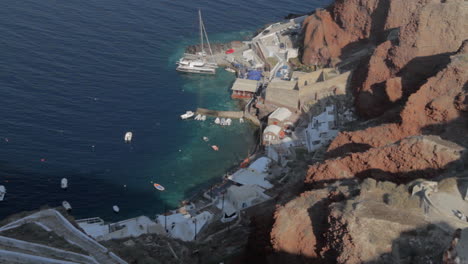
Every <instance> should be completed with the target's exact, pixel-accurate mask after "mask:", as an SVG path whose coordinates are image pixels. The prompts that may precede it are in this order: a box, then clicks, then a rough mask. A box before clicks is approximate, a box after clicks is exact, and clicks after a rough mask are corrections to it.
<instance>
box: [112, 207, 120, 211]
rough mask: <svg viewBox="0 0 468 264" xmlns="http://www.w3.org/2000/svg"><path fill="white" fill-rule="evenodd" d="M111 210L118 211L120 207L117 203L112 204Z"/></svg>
mask: <svg viewBox="0 0 468 264" xmlns="http://www.w3.org/2000/svg"><path fill="white" fill-rule="evenodd" d="M112 210H114V212H116V213H118V212H120V208H119V207H118V206H117V205H114V206H112Z"/></svg>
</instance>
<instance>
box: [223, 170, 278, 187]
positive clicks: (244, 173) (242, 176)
mask: <svg viewBox="0 0 468 264" xmlns="http://www.w3.org/2000/svg"><path fill="white" fill-rule="evenodd" d="M266 176H268V174H267V173H258V172H256V171H254V170H252V169H250V168H247V169H240V170H238V171H236V172H235V173H234V174H233V175H231V176H229V177H228V178H229V179H230V180H231V181H233V182H237V183H240V184H243V185H258V186H260V187H262V188H265V189H270V188H272V187H273V185H272V184H271V183H270V182H269V181H267V180H265V178H266Z"/></svg>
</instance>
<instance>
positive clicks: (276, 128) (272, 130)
mask: <svg viewBox="0 0 468 264" xmlns="http://www.w3.org/2000/svg"><path fill="white" fill-rule="evenodd" d="M280 132H281V127H279V126H277V125H269V126H267V127H266V128H265V130H264V131H263V133H264V134H265V133H273V134H275V135H279V133H280Z"/></svg>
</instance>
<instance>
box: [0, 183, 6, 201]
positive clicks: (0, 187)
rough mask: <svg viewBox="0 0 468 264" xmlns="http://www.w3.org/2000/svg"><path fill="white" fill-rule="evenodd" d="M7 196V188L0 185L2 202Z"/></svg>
mask: <svg viewBox="0 0 468 264" xmlns="http://www.w3.org/2000/svg"><path fill="white" fill-rule="evenodd" d="M5 194H6V188H5V186H3V185H0V201H3V199H4V198H5Z"/></svg>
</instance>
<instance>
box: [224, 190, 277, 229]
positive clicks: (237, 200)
mask: <svg viewBox="0 0 468 264" xmlns="http://www.w3.org/2000/svg"><path fill="white" fill-rule="evenodd" d="M264 191H265V190H264V189H262V188H261V187H259V186H257V185H242V186H236V185H233V186H231V187H229V188H228V189H227V192H226V194H225V198H224V199H221V200H219V201H218V204H217V207H218V208H219V209H221V210H222V212H223V217H222V218H221V221H222V222H230V221H232V220H234V219H235V218H237V217H238V214H239V212H240V211H241V210H243V209H246V208H249V207H251V206H254V205H256V204H259V203H262V202H264V201H266V200H268V199H270V197H269V196H268V195H266V194H264V193H263V192H264Z"/></svg>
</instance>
